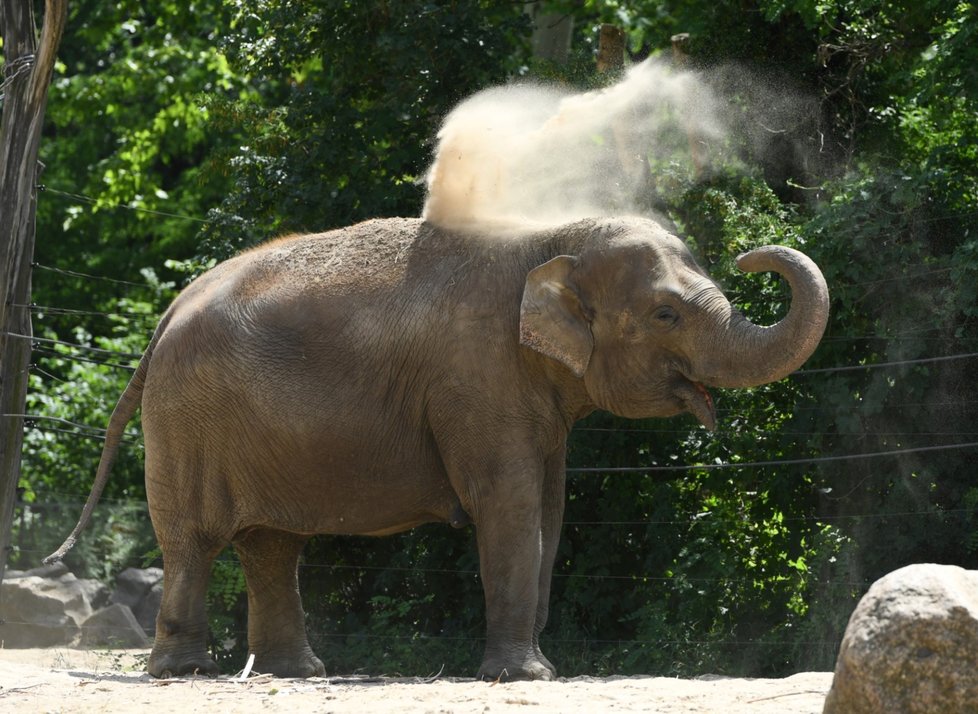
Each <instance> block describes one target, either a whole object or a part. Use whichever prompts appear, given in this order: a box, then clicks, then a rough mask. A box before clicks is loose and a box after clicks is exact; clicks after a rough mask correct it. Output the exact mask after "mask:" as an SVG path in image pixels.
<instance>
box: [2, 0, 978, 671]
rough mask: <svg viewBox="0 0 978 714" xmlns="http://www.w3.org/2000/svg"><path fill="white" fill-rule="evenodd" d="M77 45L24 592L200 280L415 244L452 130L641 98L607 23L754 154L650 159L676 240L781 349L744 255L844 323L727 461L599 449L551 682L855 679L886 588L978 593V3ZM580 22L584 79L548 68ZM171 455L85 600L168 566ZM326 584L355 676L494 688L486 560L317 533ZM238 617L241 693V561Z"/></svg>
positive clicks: (215, 11) (64, 49) (51, 122)
mask: <svg viewBox="0 0 978 714" xmlns="http://www.w3.org/2000/svg"><path fill="white" fill-rule="evenodd" d="M41 4H42V3H38V13H40V11H41V8H40V5H41ZM70 14H71V16H70V20H69V25H68V31H67V33H66V35H65V38H64V40H63V43H62V46H61V49H60V52H59V58H60V61H59V64H58V67H57V69H56V73H55V79H54V83H53V85H52V89H51V97H50V102H49V106H48V112H47V125H46V130H45V139H44V141H43V144H42V160H43V162H44V164H45V167H46V168H45V170H44V173H43V176H42V183H43V190H42V192H41V193H40V195H39V204H38V219H37V220H38V228H37V249H36V264H37V265H36V270H35V274H34V294H35V298H34V300H35V303H36V305H35V307H34V325H35V333H36V335H37V336H38V338H39V339H37V340H36V344H35V360H34V362H35V364H34V367H33V369H32V374H31V377H30V380H31V382H30V397H29V404H28V411H29V413H30V414H31V415H32V418H31V420H30V422H29V423H28V427H27V428H28V431H27V434H26V441H25V447H24V462H23V473H22V479H21V484H20V486H21V488H20V493H21V500H22V503H21V505H20V507H19V511H18V516H17V519H16V533H15V536H14V542H15V543H16V544H17V550H16V552H15V553H13V554H12V557H11V559H10V560H11V565H12V566H13V567H18V566H19V567H25V568H26V567H32V566H34V565H36V564H37V563H38V562H39V561H40V559H41V558H42V557H43V556H44V555H45V554H47V553H48V552H50V551H51V550H53V549H54V548H55V547H56V546H57V545H58V544H60V542H61V539H62V538H63V537H64V535H65V534H66V533H67V532H68V530H69V529H70V527H71V525H72V524H73V523H74V522H75V520H76V518H77V516H78V513H79V512H80V510H81V503H82V502H83V501H84V498H85V496H86V495H87V493H88V490H89V487H90V484H91V480H92V477H93V474H94V473H95V467H96V463H97V460H98V456H99V451H100V447H101V443H100V438H99V437H100V429H101V428H102V427H103V426H104V425H105V423H106V421H107V418H108V414H109V413H110V412H111V409H112V407H113V406H114V403H115V400H116V399H117V397H118V395H119V394H120V392H121V391H122V388H123V386H124V385H125V383H126V381H127V379H128V376H129V371H128V369H127V368H128V367H131V366H132V364H133V360H134V359H135V357H136V356H137V355H138V354H139V353H140V352H141V351H142V349H143V347H144V346H145V344H146V342H147V341H148V339H149V337H150V334H151V332H152V329H153V325H154V321H155V319H156V318H157V316H158V315H159V314H160V313H161V311H162V310H163V309H165V307H166V305H167V303H168V301H169V300H171V299H172V297H173V296H174V294H175V292H176V291H177V290H178V289H179V288H180V287H181V286H182V285H184V284H185V283H186V282H187V281H188V280H189V279H190V278H191V277H192V276H194V275H195V274H197V273H199V272H200V271H201V270H203V269H205V268H206V267H207V266H209V265H212V264H213V263H214V262H216V261H217V260H220V259H222V258H224V257H226V256H228V255H231V254H233V253H234V252H236V251H238V250H240V249H241V248H242V247H245V246H248V245H252V244H254V243H255V242H258V241H261V240H264V239H267V238H270V237H273V236H275V235H278V234H281V233H283V232H287V231H314V230H323V229H326V228H331V227H335V226H341V225H345V224H349V223H352V222H355V221H358V220H360V219H364V218H369V217H374V216H386V215H417V214H418V212H419V210H420V207H421V203H422V200H423V190H422V184H421V178H422V176H423V174H424V171H425V168H426V166H427V164H428V163H429V162H430V160H431V149H432V146H433V138H434V135H435V132H436V130H437V127H438V124H439V121H440V120H441V118H442V117H443V116H444V115H445V114H446V113H447V112H448V111H449V110H450V109H451V107H452V106H453V105H454V104H455V103H456V102H458V101H459V100H460V99H462V98H464V97H466V96H467V95H469V94H471V93H472V92H474V91H477V90H479V89H481V88H484V87H487V86H490V85H493V84H497V83H501V82H506V81H510V80H513V79H517V78H536V79H542V80H546V81H553V82H559V83H564V84H566V85H569V86H572V87H582V88H583V87H595V86H601V85H602V84H604V83H607V82H610V81H613V79H614V77H613V76H607V75H601V76H599V75H598V74H597V73H596V72H595V69H594V53H595V49H596V42H597V36H598V34H597V29H598V27H599V26H600V24H601V23H604V22H609V23H613V24H615V25H617V26H619V27H621V28H622V29H624V30H625V32H626V37H627V49H628V53H629V55H630V57H631V58H632V59H633V60H638V59H641V58H644V57H646V56H649V55H661V56H663V57H664V58H667V59H668V57H669V56H670V52H671V49H670V48H671V40H670V38H671V36H672V35H673V34H675V33H679V32H688V33H690V41H689V44H688V53H689V59H688V62H689V63H690V66H692V67H694V68H697V69H699V70H702V71H703V72H704V77H706V78H707V80H708V81H710V82H712V83H714V85H715V87H716V89H717V91H718V92H719V93H720V94H721V96H723V97H724V98H725V101H726V102H727V106H726V108H725V111H727V112H728V114H729V117H730V119H731V120H732V121H733V122H734V123H735V124H736V125H737V126H738V127H739V131H738V132H735V133H734V135H733V136H732V138H730V139H729V140H728V141H727V142H725V143H724V144H723V145H722V146H716V147H712V149H711V150H713V151H715V152H716V156H715V157H713V164H712V166H713V168H712V169H711V170H710V171H707V172H698V171H696V170H695V167H694V166H693V164H692V161H691V159H690V156H689V155H688V151H677V152H676V154H675V155H674V156H672V157H670V158H668V159H665V160H663V159H661V158H657V159H656V160H654V161H652V160H651V158H650V180H649V182H648V191H647V195H645V196H644V197H643V199H644V200H645V201H646V203H647V205H648V207H649V209H650V210H652V209H654V210H656V211H657V212H659V213H660V214H662V215H665V216H667V217H668V218H669V219H670V220H671V221H672V222H673V223H674V225H675V227H676V230H677V231H678V232H679V234H680V235H681V236H682V237H683V238H684V239H685V240H687V241H688V243H689V244H690V246H691V247H692V249H693V250H694V252H695V253H696V254H697V255H698V257H699V258H700V259H701V261H702V262H703V263H704V264H705V265H706V266H707V267H708V269H709V271H710V272H711V274H713V276H714V277H716V278H718V279H719V280H720V281H721V282H722V283H723V284H725V285H726V286H727V287H728V290H729V291H730V292H731V295H732V297H733V299H734V300H735V302H737V303H738V304H739V305H741V306H743V308H744V310H745V311H746V312H747V313H748V315H749V316H750V317H752V318H753V319H755V320H768V321H773V320H776V319H777V316H778V315H779V314H781V311H783V309H784V302H785V300H786V294H787V293H786V291H785V290H784V289H783V288H782V286H781V285H780V284H779V283H778V282H777V281H776V280H773V279H769V278H768V279H766V278H763V277H751V278H746V277H743V276H739V275H736V272H737V271H736V270H735V268H734V267H733V262H732V259H733V257H734V256H735V255H736V254H737V253H739V252H740V251H742V250H744V249H746V248H751V247H754V246H757V245H761V244H766V243H783V244H787V245H793V246H797V247H800V248H802V249H803V250H804V251H805V252H807V253H808V254H809V255H810V256H811V257H812V258H814V259H815V260H816V262H817V263H818V264H819V265H820V266H821V267H822V270H823V271H824V273H825V275H826V278H827V279H828V282H829V285H830V289H831V291H832V317H831V322H830V325H829V328H828V331H827V334H826V337H825V339H824V340H823V342H822V345H821V346H820V348H819V349H818V351H817V352H816V353H815V355H814V357H813V358H812V359H811V360H810V361H809V363H808V364H807V365H806V367H805V369H803V370H802V371H801V372H799V373H797V374H795V375H792V377H790V378H788V379H786V380H784V381H782V382H779V383H777V384H773V385H769V386H766V387H762V388H759V389H755V390H749V391H736V392H733V391H731V392H725V393H722V394H719V395H717V397H718V405H719V411H720V428H719V429H718V431H717V432H715V433H713V434H708V433H706V432H705V431H704V430H703V429H702V428H701V427H699V426H697V425H696V423H695V422H694V421H693V420H692V419H691V418H686V417H682V418H676V419H672V420H655V421H648V422H635V421H626V420H620V419H617V418H614V417H612V416H609V415H607V414H595V415H594V416H592V417H590V418H589V419H588V420H586V421H585V422H584V423H582V424H580V425H579V427H578V428H577V429H576V430H575V432H574V435H573V441H572V444H571V448H570V463H569V467H570V469H569V471H570V476H569V489H568V508H567V516H566V525H565V529H564V534H563V539H562V543H561V548H560V552H559V555H558V562H557V566H556V575H555V579H554V590H553V596H552V610H551V612H552V614H551V622H550V625H549V626H548V628H547V630H546V632H545V633H544V636H543V640H544V648H545V649H546V650H547V652H548V653H549V655H550V657H551V659H553V660H554V661H555V662H557V663H558V667H559V668H560V670H561V673H562V674H566V675H573V674H579V673H588V674H595V675H599V674H611V673H615V674H630V673H645V674H675V675H695V674H698V673H703V672H718V673H725V674H731V675H749V676H762V675H764V676H771V675H785V674H788V673H791V672H795V671H799V670H805V669H829V668H831V667H832V665H833V662H834V657H835V654H836V651H837V648H838V643H839V641H840V639H841V635H842V631H843V629H844V626H845V623H846V620H847V618H848V616H849V613H850V612H851V609H852V607H853V606H854V605H855V603H856V601H857V600H858V598H859V597H860V596H861V594H862V593H863V592H865V590H866V589H867V588H868V586H869V585H870V584H871V583H872V582H873V581H874V580H875V579H876V578H878V577H879V576H881V575H883V574H884V573H886V572H889V571H890V570H893V569H894V568H897V567H900V566H903V565H906V564H908V563H912V562H941V563H952V564H957V565H961V566H964V567H966V568H972V569H974V568H978V481H976V479H975V475H974V474H975V470H974V466H973V463H974V459H975V455H976V446H978V444H976V442H978V401H976V393H975V383H976V382H975V378H974V370H975V366H976V358H978V230H976V229H978V172H976V168H975V167H976V165H978V164H976V161H978V9H976V6H975V5H974V4H973V3H970V2H958V3H955V2H953V1H951V2H949V1H948V0H913V1H912V2H911V1H910V0H890V1H884V0H737V1H733V0H723V1H719V2H718V1H717V0H634V1H631V2H628V1H625V0H621V1H616V0H553V1H551V2H547V1H542V2H517V1H515V0H509V1H504V0H499V1H497V2H490V1H489V0H432V1H430V2H419V1H417V0H369V1H368V2H353V1H352V0H302V1H300V0H236V1H233V2H232V1H231V0H191V1H190V2H187V1H186V0H184V1H181V2H177V1H176V0H139V1H138V2H137V1H136V0H75V1H74V2H72V3H71V8H70ZM557 20H560V21H561V22H562V23H564V24H563V26H564V27H569V28H570V29H571V30H572V32H571V35H570V45H569V48H570V49H569V52H567V53H566V56H564V57H560V56H559V55H558V56H556V57H553V56H551V58H549V59H548V58H547V57H545V56H543V53H542V52H541V50H540V45H539V39H540V36H541V33H543V34H544V35H546V34H547V32H548V30H550V31H553V30H554V27H555V23H556V21H557ZM535 33H536V34H535ZM551 34H552V33H551ZM535 39H536V40H537V41H536V42H535ZM650 157H651V152H650ZM141 460H142V451H141V443H140V436H139V430H138V425H136V424H134V425H133V426H132V427H131V439H130V440H129V442H128V443H127V446H126V449H125V452H124V453H123V454H122V455H121V457H120V461H119V462H118V463H117V465H116V467H115V471H114V475H113V478H112V480H111V481H110V483H109V486H108V489H107V491H106V494H105V495H106V498H104V499H103V505H102V506H100V508H99V510H98V511H97V512H96V517H95V519H94V523H93V526H92V527H90V529H89V531H88V533H87V535H86V536H84V538H83V539H82V541H81V542H80V543H79V545H78V546H77V547H76V548H75V550H74V551H73V553H72V554H71V555H70V556H69V558H68V563H69V565H70V567H71V568H72V569H73V571H74V572H75V573H76V574H78V575H80V576H81V575H85V576H97V577H101V578H105V579H111V578H112V577H113V576H114V574H115V573H117V572H118V571H120V570H121V569H123V568H125V567H129V566H133V565H136V566H139V565H143V564H150V563H153V562H154V560H155V559H156V555H157V554H156V552H155V551H154V541H153V536H152V529H151V526H150V524H149V522H148V517H147V514H146V509H145V503H144V500H143V499H144V487H143V477H142V465H141ZM582 469H584V470H582ZM300 578H301V583H302V587H303V596H304V602H305V606H306V610H307V613H308V621H309V622H308V624H309V630H310V633H311V636H312V640H313V647H314V649H315V650H316V651H317V653H318V654H319V655H320V657H322V659H323V660H324V662H325V663H326V668H327V670H328V671H331V672H347V671H351V670H354V669H362V670H367V671H370V672H374V673H378V672H384V673H389V674H395V673H399V672H400V673H407V674H423V673H426V672H429V671H432V672H433V671H437V670H438V669H439V668H440V667H441V666H442V665H444V670H443V671H444V673H445V674H458V675H470V674H471V673H472V672H474V671H475V669H476V668H477V666H478V660H479V657H480V656H481V651H482V642H481V638H482V637H483V627H484V624H483V622H484V621H483V602H482V594H481V588H480V584H479V577H478V563H477V557H476V553H475V549H474V538H473V534H472V532H471V530H464V531H454V530H452V529H450V528H445V527H435V526H430V527H423V528H419V529H416V530H414V531H412V532H409V533H406V534H403V535H400V536H395V537H390V538H385V539H366V538H327V537H321V538H319V539H316V540H314V541H313V542H312V543H310V545H309V546H308V547H307V549H306V552H305V555H304V560H303V563H302V565H301V567H300ZM210 599H211V608H210V611H211V618H212V629H213V649H214V652H215V654H216V656H217V657H218V658H219V660H220V661H222V662H223V663H225V664H226V666H227V668H228V669H229V670H235V669H239V668H240V666H241V664H242V663H243V661H244V653H245V652H246V644H245V635H244V631H245V616H246V612H245V610H246V602H245V598H244V597H243V581H242V578H241V574H240V570H239V568H238V567H237V565H236V561H235V559H234V554H233V552H232V551H228V553H226V554H225V556H224V557H222V559H221V560H220V562H218V564H217V566H216V567H215V573H214V578H213V582H212V586H211V595H210Z"/></svg>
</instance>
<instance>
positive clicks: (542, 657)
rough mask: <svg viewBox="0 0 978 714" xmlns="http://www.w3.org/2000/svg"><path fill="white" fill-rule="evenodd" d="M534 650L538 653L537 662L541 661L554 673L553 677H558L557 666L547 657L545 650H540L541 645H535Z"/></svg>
mask: <svg viewBox="0 0 978 714" xmlns="http://www.w3.org/2000/svg"><path fill="white" fill-rule="evenodd" d="M533 652H534V654H536V657H537V662H539V663H540V664H542V665H543V666H544V667H546V668H547V669H549V670H550V674H551V675H552V677H551V679H556V678H557V668H556V667H554V665H553V662H551V661H550V660H549V659H547V657H546V655H544V654H543V652H541V651H540V647H539V646H537V645H534V646H533Z"/></svg>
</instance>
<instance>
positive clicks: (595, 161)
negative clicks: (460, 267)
mask: <svg viewBox="0 0 978 714" xmlns="http://www.w3.org/2000/svg"><path fill="white" fill-rule="evenodd" d="M721 111H722V110H721V103H720V102H718V100H717V98H716V96H715V94H714V93H713V92H712V91H711V90H710V88H709V87H708V85H707V84H706V83H705V82H704V81H702V80H701V79H700V78H699V77H698V75H696V74H695V73H693V72H686V71H677V70H675V69H672V68H670V67H669V66H668V65H667V64H666V63H664V62H660V61H656V60H646V61H645V62H642V63H641V64H638V65H635V66H634V67H632V68H631V69H629V70H628V71H627V72H626V73H625V74H624V75H623V77H622V79H621V80H620V81H619V82H618V83H617V84H614V85H612V86H610V87H608V88H605V89H601V90H595V91H590V92H583V93H572V92H570V91H567V90H562V89H560V88H556V87H551V86H543V85H538V84H513V85H509V86H503V87H496V88H493V89H488V90H485V91H483V92H480V93H478V94H475V95H474V96H472V97H470V98H469V99H466V100H465V101H463V102H462V103H461V104H459V105H458V106H457V107H456V108H455V109H454V110H453V111H452V112H451V113H450V114H449V115H448V116H447V117H446V119H445V121H444V123H443V124H442V127H441V129H440V131H439V133H438V143H437V148H436V151H435V159H434V162H433V163H432V166H431V168H430V170H429V172H428V175H427V188H428V195H427V199H426V201H425V206H424V211H423V214H422V215H423V217H424V218H425V219H426V220H428V221H430V222H432V223H435V224H438V225H441V226H444V227H449V228H467V227H468V228H473V227H478V228H479V229H483V230H485V229H492V228H493V227H499V228H504V227H506V226H508V225H513V224H517V223H519V224H526V223H539V224H543V225H550V224H555V223H562V222H567V221H572V220H575V219H579V218H583V217H586V216H604V215H612V214H618V215H620V214H624V213H635V212H638V211H639V210H640V207H639V204H638V200H639V198H640V196H641V194H642V193H643V187H644V186H646V185H647V182H648V177H649V174H650V171H652V172H654V171H655V170H656V165H657V164H661V163H662V162H669V161H671V160H673V159H674V157H677V156H682V157H683V160H685V161H686V162H692V163H694V164H695V163H697V162H698V161H700V160H701V159H700V158H699V157H698V153H699V151H698V149H697V147H698V146H701V145H705V144H707V143H709V142H711V141H714V140H717V139H720V138H722V137H723V135H724V133H725V127H724V121H723V119H722V115H721ZM697 168H698V169H700V168H702V167H699V166H698V167H697Z"/></svg>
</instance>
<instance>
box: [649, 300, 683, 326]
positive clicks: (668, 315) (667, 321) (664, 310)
mask: <svg viewBox="0 0 978 714" xmlns="http://www.w3.org/2000/svg"><path fill="white" fill-rule="evenodd" d="M652 319H654V320H655V321H656V322H657V323H658V324H659V325H661V326H662V327H672V326H673V325H675V324H676V322H678V321H679V313H678V312H676V310H675V309H674V308H672V307H670V306H669V305H660V306H659V307H657V308H656V309H655V311H654V312H653V313H652Z"/></svg>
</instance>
